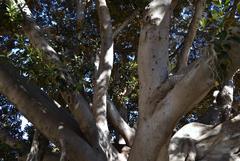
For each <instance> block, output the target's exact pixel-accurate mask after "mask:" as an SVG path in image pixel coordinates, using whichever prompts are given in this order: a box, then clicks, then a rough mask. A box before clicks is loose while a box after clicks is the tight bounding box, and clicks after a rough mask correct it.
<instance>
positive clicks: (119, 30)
mask: <svg viewBox="0 0 240 161" xmlns="http://www.w3.org/2000/svg"><path fill="white" fill-rule="evenodd" d="M138 14H139V11H138V10H136V11H134V12H133V14H132V15H131V16H130V17H128V18H127V19H126V20H125V21H124V22H123V23H122V24H121V25H120V26H119V27H118V28H117V29H116V30H115V31H114V32H113V39H115V38H116V37H117V36H118V35H119V34H120V33H121V32H122V30H123V29H124V28H125V27H126V26H127V25H128V24H129V23H130V22H131V21H133V20H134V19H135V17H136V16H137V15H138Z"/></svg>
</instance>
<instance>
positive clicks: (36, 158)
mask: <svg viewBox="0 0 240 161" xmlns="http://www.w3.org/2000/svg"><path fill="white" fill-rule="evenodd" d="M47 146H48V140H47V138H45V137H44V136H43V135H42V134H41V133H40V132H39V131H38V130H35V132H34V136H33V140H32V146H31V149H30V152H29V154H28V157H27V160H26V161H42V160H43V158H44V155H45V152H46V148H47Z"/></svg>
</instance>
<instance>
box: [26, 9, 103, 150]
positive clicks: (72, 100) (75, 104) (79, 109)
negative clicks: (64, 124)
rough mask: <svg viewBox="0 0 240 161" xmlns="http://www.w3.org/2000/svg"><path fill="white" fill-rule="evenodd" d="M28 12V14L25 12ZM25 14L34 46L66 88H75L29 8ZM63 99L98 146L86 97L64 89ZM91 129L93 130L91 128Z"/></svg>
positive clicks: (96, 134)
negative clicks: (62, 80)
mask: <svg viewBox="0 0 240 161" xmlns="http://www.w3.org/2000/svg"><path fill="white" fill-rule="evenodd" d="M25 10H27V12H25ZM23 12H24V13H25V15H26V16H25V23H24V25H23V28H24V31H25V33H26V35H27V36H28V38H29V39H30V42H31V44H32V45H34V46H35V47H36V48H38V49H40V50H42V51H43V52H44V54H45V55H44V58H45V59H46V60H47V61H49V62H50V63H52V64H54V65H55V66H56V67H57V68H58V71H59V75H60V76H61V78H62V79H64V81H65V83H66V86H70V87H71V86H74V80H73V78H72V77H71V75H70V74H69V72H68V71H66V68H65V67H64V65H63V64H62V62H61V61H60V59H59V57H58V53H57V52H56V51H55V50H54V49H53V48H52V47H51V46H50V45H49V43H48V42H47V40H46V39H45V38H44V37H43V36H42V34H41V28H40V27H39V26H38V25H37V24H36V23H35V22H34V20H33V19H32V17H31V12H30V10H29V8H28V7H27V6H25V9H24V10H23ZM61 94H62V97H63V98H64V100H65V102H66V103H68V104H69V107H70V111H71V113H72V114H73V115H74V118H75V119H76V120H77V122H78V124H79V127H80V129H81V131H82V133H83V134H84V136H85V137H86V138H87V140H88V142H89V143H90V144H91V145H92V146H96V147H97V144H96V142H97V141H96V139H97V138H98V137H97V136H98V133H97V128H96V125H95V120H94V118H93V115H92V113H91V111H90V108H89V105H88V103H87V101H86V100H85V99H84V97H83V96H82V95H81V94H80V93H78V92H76V91H73V90H71V89H70V88H69V89H64V91H61ZM89 127H91V128H89Z"/></svg>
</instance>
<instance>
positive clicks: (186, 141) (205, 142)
mask: <svg viewBox="0 0 240 161" xmlns="http://www.w3.org/2000/svg"><path fill="white" fill-rule="evenodd" d="M239 127H240V116H239V115H238V116H236V117H234V118H233V119H231V120H228V121H225V122H224V123H221V124H219V125H218V126H212V125H205V124H201V123H190V124H187V125H185V126H184V127H182V128H181V129H180V130H179V131H177V132H176V134H174V136H173V137H172V139H171V142H170V146H169V154H170V160H171V161H185V160H187V158H188V157H189V156H190V155H192V157H193V160H199V161H203V160H230V158H231V159H233V158H232V157H236V158H238V157H239V156H237V155H238V154H237V153H236V152H237V150H238V149H239V140H240V139H239V138H240V130H239V129H240V128H239ZM189 145H191V146H189ZM216 154H221V155H216ZM233 160H234V159H233Z"/></svg>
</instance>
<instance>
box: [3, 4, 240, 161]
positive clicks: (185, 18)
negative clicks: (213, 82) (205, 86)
mask: <svg viewBox="0 0 240 161" xmlns="http://www.w3.org/2000/svg"><path fill="white" fill-rule="evenodd" d="M27 3H28V5H29V6H30V7H31V8H30V9H31V11H32V13H33V15H34V18H35V21H36V22H37V24H38V25H39V26H41V27H42V29H43V31H44V33H42V35H43V36H45V37H46V38H47V39H48V42H49V43H50V44H51V45H52V46H53V47H54V49H55V50H56V51H57V52H58V54H59V57H60V59H61V61H62V63H63V64H64V65H65V67H66V68H67V69H66V70H68V71H70V73H71V75H72V76H73V77H74V79H75V80H74V81H75V82H76V84H75V86H73V87H69V88H74V89H78V90H79V91H80V92H81V93H83V94H84V96H85V97H86V99H88V100H91V99H92V94H93V81H94V74H93V71H94V61H95V58H96V55H97V54H98V53H99V50H100V35H99V24H98V19H97V14H96V4H95V1H88V2H87V4H86V9H85V11H84V15H83V18H82V19H83V20H81V15H80V16H79V15H77V13H76V8H75V7H76V5H75V4H74V2H73V1H67V0H28V1H27ZM147 3H148V1H147V0H141V1H136V0H134V1H130V0H124V1H114V0H109V1H108V5H109V8H110V12H111V16H112V22H113V29H114V31H116V30H117V28H118V27H119V26H121V24H122V23H123V22H124V21H125V19H126V18H128V17H130V16H131V15H132V14H136V16H135V18H134V19H133V20H132V21H131V22H129V24H128V25H127V26H126V27H125V28H124V29H123V30H122V31H121V32H120V33H119V34H118V35H117V36H116V37H115V39H114V43H115V47H114V68H113V72H112V78H111V80H110V87H109V93H108V94H109V98H110V99H112V100H114V102H115V103H116V106H117V107H118V108H119V109H118V110H119V111H120V113H121V114H122V116H123V117H124V119H125V120H127V122H128V123H129V125H131V126H134V124H135V123H136V120H137V116H138V112H137V111H138V108H137V106H138V102H137V101H138V93H137V92H138V88H139V85H138V76H137V62H136V59H137V55H136V53H137V46H138V37H139V31H140V24H141V16H142V10H143V8H144V7H145V6H146V4H147ZM193 3H194V2H192V1H191V0H182V1H179V3H178V4H177V6H176V8H175V10H174V13H173V16H172V22H173V23H172V26H171V32H170V35H169V36H170V40H171V44H170V48H169V59H170V63H169V68H170V69H171V72H174V69H175V67H176V57H177V53H179V51H181V47H182V41H183V38H184V37H185V35H186V33H187V29H188V25H189V23H190V20H191V18H192V9H193V5H192V4H193ZM234 3H236V2H234V1H233V0H213V1H208V2H207V5H206V6H207V7H206V8H205V11H204V14H203V15H204V16H203V18H202V19H201V21H200V26H199V28H198V32H197V37H196V39H195V40H194V42H193V44H192V48H191V54H190V60H189V61H190V62H192V61H195V60H196V59H198V58H199V57H200V56H201V55H200V51H201V49H202V47H204V46H206V45H207V44H208V43H209V42H211V41H212V39H213V38H216V37H219V39H221V37H222V36H224V32H223V31H224V29H225V27H227V26H229V25H233V24H235V23H237V22H238V21H239V18H240V16H239V14H240V5H238V6H237V7H234ZM0 11H1V12H0V20H1V21H0V56H1V57H7V58H8V59H9V60H11V63H12V64H13V65H14V66H15V67H17V68H18V69H19V70H20V72H21V75H22V76H24V77H26V78H27V79H29V80H31V81H33V82H34V83H35V84H37V85H38V86H39V87H41V89H42V90H43V91H45V92H46V93H47V94H48V95H49V96H50V97H52V98H53V99H54V100H55V101H56V102H58V103H59V104H60V106H62V107H66V104H65V102H64V100H63V98H62V97H61V95H60V94H59V90H61V89H62V88H65V84H64V82H62V79H61V76H60V75H59V72H58V70H57V67H56V66H55V65H54V64H51V63H50V62H47V61H46V60H45V59H44V57H43V56H42V53H41V52H42V51H39V50H37V49H35V48H34V47H33V46H32V45H31V44H30V42H29V39H28V38H27V37H26V36H25V34H24V32H23V28H22V24H23V23H24V19H23V17H22V16H23V15H22V13H21V12H20V11H19V9H18V6H16V5H15V4H14V3H13V1H10V0H9V1H7V0H2V1H1V2H0ZM137 11H138V12H137ZM79 17H80V18H79ZM235 82H236V84H235V85H236V87H239V86H240V85H239V84H240V83H239V82H240V80H239V75H237V76H236V79H235ZM218 88H221V85H219V86H218V87H216V89H214V90H217V89H218ZM214 90H212V91H211V92H210V93H209V94H208V96H207V97H206V98H205V99H204V100H203V101H202V102H201V104H199V105H198V106H197V107H196V108H195V109H194V111H193V112H192V113H190V114H189V115H188V116H186V117H184V118H183V119H182V120H181V121H180V123H179V126H182V125H183V124H186V123H187V122H190V121H196V120H198V118H199V117H201V115H204V112H206V111H207V109H208V108H209V107H211V106H212V105H213V100H214V99H215V98H214V97H213V92H214ZM235 91H236V92H235V101H236V102H235V103H234V104H235V105H236V108H238V103H237V102H238V101H239V96H240V95H239V90H238V88H236V90H235ZM200 107H201V108H200ZM66 108H67V107H66ZM0 128H1V129H7V130H9V131H10V135H12V136H13V137H15V138H16V139H19V140H23V134H24V133H30V135H29V137H27V138H26V139H27V140H25V142H27V144H29V143H30V142H31V138H32V137H31V135H32V127H27V128H26V129H25V130H24V127H23V126H21V114H20V113H19V112H18V111H17V110H16V109H15V108H14V105H12V104H11V103H10V102H8V101H7V99H6V98H5V97H4V96H2V95H1V96H0ZM112 136H113V141H117V139H119V138H118V134H117V133H116V132H115V131H113V130H112ZM18 153H21V152H20V151H18V150H17V149H12V148H10V147H8V146H7V145H5V144H4V143H1V144H0V160H4V161H12V160H14V158H13V157H15V156H17V155H18Z"/></svg>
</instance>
